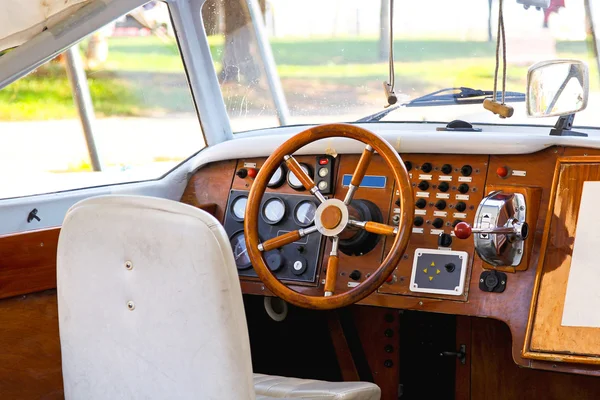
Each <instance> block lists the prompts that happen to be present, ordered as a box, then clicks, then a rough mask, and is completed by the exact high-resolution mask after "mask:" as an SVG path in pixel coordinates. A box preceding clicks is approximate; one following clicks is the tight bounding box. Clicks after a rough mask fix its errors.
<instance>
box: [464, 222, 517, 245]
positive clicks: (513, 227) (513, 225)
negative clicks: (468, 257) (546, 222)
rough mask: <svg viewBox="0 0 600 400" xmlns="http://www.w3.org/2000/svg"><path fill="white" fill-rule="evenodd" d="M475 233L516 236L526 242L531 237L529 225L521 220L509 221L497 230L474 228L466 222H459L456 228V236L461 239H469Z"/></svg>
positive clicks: (496, 228)
mask: <svg viewBox="0 0 600 400" xmlns="http://www.w3.org/2000/svg"><path fill="white" fill-rule="evenodd" d="M473 233H477V234H482V233H483V234H489V235H515V236H516V238H517V239H519V240H525V239H527V236H528V235H529V225H527V222H519V220H516V219H514V220H512V221H509V222H508V223H507V224H506V225H505V226H497V227H495V228H473V227H471V225H469V224H467V223H466V222H459V223H458V224H456V226H455V227H454V234H455V235H456V237H457V238H459V239H468V238H469V237H471V234H473Z"/></svg>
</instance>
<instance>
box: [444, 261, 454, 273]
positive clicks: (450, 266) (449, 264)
mask: <svg viewBox="0 0 600 400" xmlns="http://www.w3.org/2000/svg"><path fill="white" fill-rule="evenodd" d="M444 268H446V271H448V272H454V270H455V269H456V265H454V264H452V263H448V264H446V265H444Z"/></svg>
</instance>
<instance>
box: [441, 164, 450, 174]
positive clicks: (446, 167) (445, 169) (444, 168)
mask: <svg viewBox="0 0 600 400" xmlns="http://www.w3.org/2000/svg"><path fill="white" fill-rule="evenodd" d="M442 172H443V173H444V174H446V175H448V174H449V173H451V172H452V165H450V164H444V165H442Z"/></svg>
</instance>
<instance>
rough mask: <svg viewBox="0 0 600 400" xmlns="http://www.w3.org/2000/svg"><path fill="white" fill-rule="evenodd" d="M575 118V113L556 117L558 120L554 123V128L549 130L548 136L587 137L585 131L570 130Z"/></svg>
mask: <svg viewBox="0 0 600 400" xmlns="http://www.w3.org/2000/svg"><path fill="white" fill-rule="evenodd" d="M574 120H575V113H573V114H568V115H562V116H560V117H558V121H556V124H555V125H554V128H552V129H551V130H550V136H580V137H587V136H588V134H587V133H582V132H575V131H572V130H571V128H572V127H573V121H574Z"/></svg>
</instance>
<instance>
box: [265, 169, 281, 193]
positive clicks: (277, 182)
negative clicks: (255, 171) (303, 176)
mask: <svg viewBox="0 0 600 400" xmlns="http://www.w3.org/2000/svg"><path fill="white" fill-rule="evenodd" d="M283 179H284V175H283V167H282V166H281V165H280V166H279V167H277V169H276V170H275V172H273V175H272V176H271V179H269V183H267V186H268V187H270V188H276V187H279V186H281V184H282V183H283Z"/></svg>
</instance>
